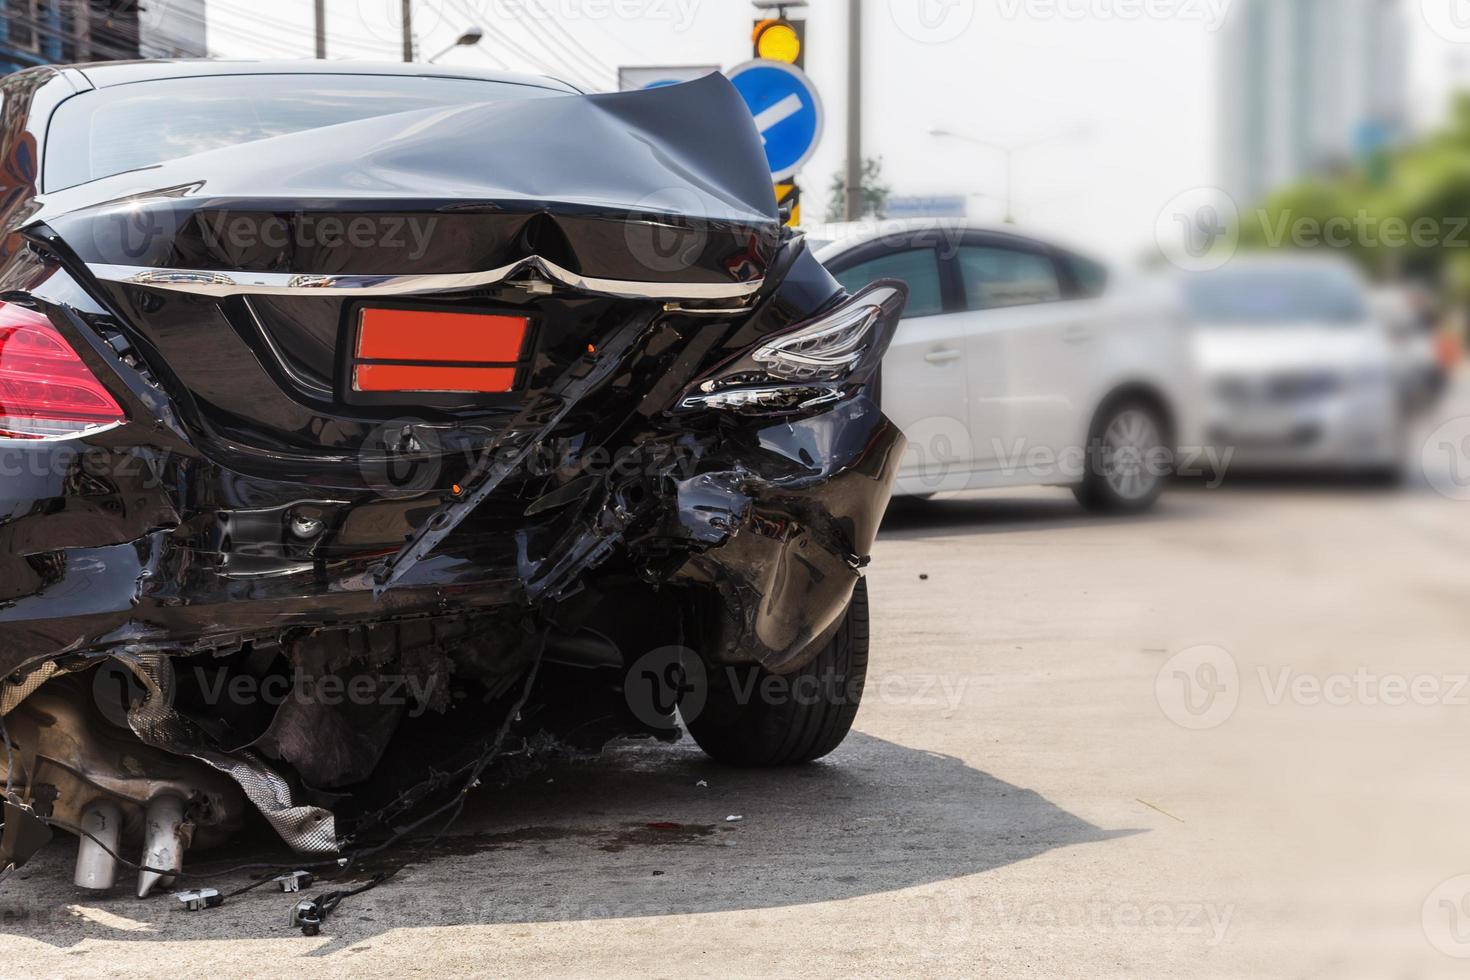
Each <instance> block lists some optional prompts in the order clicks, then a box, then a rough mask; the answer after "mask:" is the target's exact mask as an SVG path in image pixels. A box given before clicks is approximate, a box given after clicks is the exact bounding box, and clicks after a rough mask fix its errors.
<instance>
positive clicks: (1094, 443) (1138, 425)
mask: <svg viewBox="0 0 1470 980" xmlns="http://www.w3.org/2000/svg"><path fill="white" fill-rule="evenodd" d="M1167 432H1168V422H1167V420H1166V419H1165V418H1164V416H1163V413H1162V412H1161V411H1160V410H1159V408H1158V406H1157V405H1155V404H1154V403H1152V402H1151V401H1149V400H1147V399H1143V398H1137V397H1131V398H1123V399H1120V400H1118V401H1116V402H1113V403H1112V404H1110V405H1105V406H1104V407H1103V409H1102V411H1100V412H1099V413H1098V416H1097V420H1096V421H1095V422H1094V423H1093V427H1092V433H1091V435H1090V436H1089V437H1088V440H1087V468H1086V473H1085V475H1084V476H1083V479H1082V483H1081V485H1079V486H1077V487H1075V488H1074V489H1073V491H1072V492H1073V493H1074V494H1075V495H1076V497H1077V502H1078V503H1080V504H1081V505H1082V506H1083V507H1086V508H1087V509H1088V510H1090V511H1094V512H1097V513H1105V514H1140V513H1142V512H1144V511H1146V510H1148V509H1149V508H1150V507H1152V506H1153V505H1154V504H1155V503H1156V502H1157V501H1158V499H1159V496H1160V494H1162V493H1163V492H1164V487H1165V485H1166V484H1167V483H1168V480H1169V474H1170V473H1171V472H1172V470H1173V463H1174V460H1173V455H1174V453H1173V449H1172V447H1171V446H1169V445H1168V444H1167V443H1166V442H1165V438H1166V437H1165V433H1167Z"/></svg>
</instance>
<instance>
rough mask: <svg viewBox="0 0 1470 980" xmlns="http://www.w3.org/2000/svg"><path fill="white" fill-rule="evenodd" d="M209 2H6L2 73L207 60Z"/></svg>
mask: <svg viewBox="0 0 1470 980" xmlns="http://www.w3.org/2000/svg"><path fill="white" fill-rule="evenodd" d="M204 5H205V0H0V72H3V73H8V72H12V71H18V70H20V69H22V68H30V67H32V66H35V65H49V64H66V63H70V62H84V61H117V60H126V59H132V58H140V57H141V58H202V57H204V56H205V55H206V54H207V53H208V48H207V43H206V32H205V6H204Z"/></svg>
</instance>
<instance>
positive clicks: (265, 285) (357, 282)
mask: <svg viewBox="0 0 1470 980" xmlns="http://www.w3.org/2000/svg"><path fill="white" fill-rule="evenodd" d="M88 268H89V269H90V270H91V271H92V274H93V275H95V276H96V277H97V278H99V279H105V280H107V281H109V282H119V283H126V284H129V285H133V286H149V287H152V288H155V289H169V290H173V291H175V292H182V293H194V294H196V295H200V296H236V295H240V294H255V295H265V296H311V295H320V294H321V293H322V292H324V291H330V292H331V293H332V294H334V295H337V296H399V295H405V294H409V293H444V292H452V291H455V290H460V289H477V288H480V287H482V286H493V285H497V284H499V283H503V282H505V281H506V280H508V279H510V278H511V277H513V276H515V275H517V274H520V273H523V272H528V271H533V272H537V273H540V274H541V275H542V276H544V277H545V278H547V279H548V280H551V281H553V282H558V283H561V284H562V285H563V286H569V287H571V288H572V289H579V290H583V291H585V292H589V293H598V294H601V295H605V296H616V297H618V298H620V299H660V300H681V299H682V300H722V299H744V298H746V297H749V296H751V295H754V294H755V293H757V292H759V291H760V288H761V286H762V285H763V283H764V280H762V279H756V280H753V281H751V282H731V283H720V282H710V283H677V282H634V281H631V280H624V279H598V278H596V277H593V276H583V275H580V274H578V273H575V272H572V271H571V270H569V269H563V268H562V267H561V266H559V265H557V264H556V263H555V262H551V261H548V260H546V259H543V258H541V257H540V256H532V257H530V258H527V259H522V260H521V261H519V262H516V263H514V264H512V265H506V266H501V267H500V268H498V269H490V270H487V271H485V272H448V273H440V274H432V275H420V276H352V275H321V274H307V273H295V272H200V271H193V270H189V269H150V268H146V267H142V266H132V265H107V264H103V263H97V264H89V265H88Z"/></svg>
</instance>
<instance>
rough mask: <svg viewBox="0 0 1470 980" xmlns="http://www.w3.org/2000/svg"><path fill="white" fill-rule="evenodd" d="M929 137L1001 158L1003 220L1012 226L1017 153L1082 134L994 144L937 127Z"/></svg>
mask: <svg viewBox="0 0 1470 980" xmlns="http://www.w3.org/2000/svg"><path fill="white" fill-rule="evenodd" d="M929 135H930V136H933V137H935V138H936V139H952V140H959V141H960V142H962V143H974V144H975V145H976V146H983V147H985V148H986V149H988V150H994V151H995V152H996V153H999V154H1000V155H1001V157H1002V158H1003V159H1004V160H1005V168H1006V176H1005V185H1006V219H1005V220H1006V224H1008V225H1013V224H1015V223H1016V195H1015V176H1016V155H1017V154H1018V153H1025V152H1026V151H1028V150H1034V149H1036V148H1037V147H1039V146H1045V145H1047V144H1048V143H1055V142H1057V141H1059V140H1063V139H1070V138H1076V137H1078V136H1081V135H1082V132H1081V131H1080V130H1069V131H1067V132H1065V133H1055V134H1053V135H1051V136H1043V137H1041V138H1040V139H1034V140H1027V141H1025V142H1024V143H994V142H991V141H990V140H983V139H980V138H979V137H977V136H967V135H965V134H963V133H956V132H952V131H950V130H948V129H943V128H939V127H936V128H934V129H931V130H929Z"/></svg>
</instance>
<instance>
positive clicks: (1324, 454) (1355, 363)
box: [1182, 256, 1427, 479]
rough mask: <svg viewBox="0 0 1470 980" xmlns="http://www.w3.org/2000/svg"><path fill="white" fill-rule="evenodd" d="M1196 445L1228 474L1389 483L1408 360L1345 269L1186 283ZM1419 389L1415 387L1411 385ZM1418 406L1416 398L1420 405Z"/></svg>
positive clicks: (1281, 264) (1397, 462)
mask: <svg viewBox="0 0 1470 980" xmlns="http://www.w3.org/2000/svg"><path fill="white" fill-rule="evenodd" d="M1182 294H1183V302H1184V305H1185V307H1186V309H1187V311H1188V313H1189V315H1190V317H1191V320H1192V323H1193V326H1194V330H1193V338H1194V350H1195V354H1196V357H1197V361H1198V368H1199V371H1200V374H1201V377H1202V378H1203V380H1204V382H1205V385H1204V389H1203V391H1204V402H1205V404H1204V405H1203V406H1202V411H1201V415H1202V417H1203V419H1204V424H1205V439H1206V440H1207V442H1208V444H1209V445H1212V446H1215V447H1218V448H1219V449H1220V450H1221V452H1222V455H1223V454H1224V453H1229V454H1230V455H1229V465H1230V466H1232V467H1241V468H1245V467H1256V468H1260V467H1270V468H1281V469H1298V468H1306V467H1314V468H1319V469H1330V470H1336V471H1348V472H1355V473H1363V474H1371V475H1374V476H1380V477H1383V478H1385V479H1395V478H1397V476H1398V474H1399V472H1400V470H1401V467H1402V465H1403V461H1404V457H1405V453H1406V423H1407V420H1408V416H1409V407H1410V406H1409V404H1408V403H1407V395H1406V388H1405V386H1406V383H1407V378H1408V374H1409V373H1415V372H1419V371H1423V370H1424V365H1422V364H1416V365H1413V366H1410V362H1411V361H1412V359H1413V358H1414V357H1415V355H1416V354H1417V353H1418V352H1417V351H1416V350H1414V349H1412V348H1411V344H1410V341H1409V340H1408V339H1406V338H1404V337H1403V336H1402V335H1401V334H1400V335H1399V336H1395V334H1394V329H1393V327H1392V325H1391V323H1390V321H1389V320H1387V319H1386V318H1385V317H1384V316H1383V314H1382V312H1381V310H1379V309H1376V308H1375V307H1374V305H1373V304H1372V303H1371V302H1370V299H1369V295H1368V292H1367V290H1366V289H1365V287H1364V283H1363V280H1362V278H1361V277H1360V276H1359V275H1358V273H1357V271H1356V270H1355V269H1354V268H1353V266H1352V265H1351V264H1349V263H1348V262H1347V261H1346V260H1344V259H1340V258H1336V257H1324V256H1292V257H1286V256H1267V257H1253V258H1238V259H1236V260H1235V261H1233V262H1231V263H1230V264H1229V265H1227V266H1226V267H1224V268H1222V269H1217V270H1214V271H1210V272H1200V273H1194V274H1190V275H1186V276H1185V277H1184V279H1183V283H1182ZM1415 383H1416V384H1423V382H1417V381H1416V382H1415ZM1420 397H1427V396H1420Z"/></svg>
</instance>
